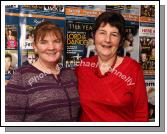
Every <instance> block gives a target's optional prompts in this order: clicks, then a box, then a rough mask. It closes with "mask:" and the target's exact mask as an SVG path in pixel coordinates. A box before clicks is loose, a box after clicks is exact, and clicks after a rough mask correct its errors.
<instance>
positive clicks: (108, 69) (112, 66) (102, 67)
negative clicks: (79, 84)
mask: <svg viewBox="0 0 167 134" xmlns="http://www.w3.org/2000/svg"><path fill="white" fill-rule="evenodd" d="M116 61H117V56H116V57H115V58H114V61H113V63H112V65H111V66H110V67H109V68H108V65H103V66H101V70H100V68H98V69H97V70H96V71H95V75H96V76H97V77H99V78H103V77H105V76H106V75H108V73H109V72H110V71H112V69H113V68H114V66H115V64H116ZM105 67H107V69H106V68H105ZM105 69H106V70H107V71H106V70H105ZM101 71H104V73H103V74H102V73H101Z"/></svg>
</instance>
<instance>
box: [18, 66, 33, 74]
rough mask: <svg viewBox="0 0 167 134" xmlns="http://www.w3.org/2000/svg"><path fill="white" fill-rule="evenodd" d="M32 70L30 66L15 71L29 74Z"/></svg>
mask: <svg viewBox="0 0 167 134" xmlns="http://www.w3.org/2000/svg"><path fill="white" fill-rule="evenodd" d="M33 70H34V67H33V66H32V65H31V64H27V65H23V66H21V67H19V68H18V69H16V70H15V72H16V73H22V74H24V73H29V72H32V71H33Z"/></svg>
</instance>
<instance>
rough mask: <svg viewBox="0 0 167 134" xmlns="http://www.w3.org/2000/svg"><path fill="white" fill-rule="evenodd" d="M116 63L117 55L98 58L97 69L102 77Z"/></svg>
mask: <svg viewBox="0 0 167 134" xmlns="http://www.w3.org/2000/svg"><path fill="white" fill-rule="evenodd" d="M116 62H117V55H114V56H112V57H110V58H101V57H98V64H99V69H100V71H101V73H102V75H103V74H105V73H106V72H108V71H109V70H110V69H111V68H114V66H115V64H116Z"/></svg>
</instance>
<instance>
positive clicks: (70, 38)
mask: <svg viewBox="0 0 167 134" xmlns="http://www.w3.org/2000/svg"><path fill="white" fill-rule="evenodd" d="M92 28H93V23H89V22H83V21H75V20H67V21H66V30H67V31H66V44H65V57H64V60H65V66H66V67H75V66H76V65H77V64H78V63H79V62H80V60H81V59H82V58H84V57H90V56H93V55H95V47H94V42H93V39H92V33H91V31H92ZM92 46H93V47H92ZM91 52H94V54H92V55H91Z"/></svg>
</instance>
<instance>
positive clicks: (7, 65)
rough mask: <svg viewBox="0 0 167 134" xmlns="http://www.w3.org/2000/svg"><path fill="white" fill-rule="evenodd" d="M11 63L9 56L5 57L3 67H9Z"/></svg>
mask: <svg viewBox="0 0 167 134" xmlns="http://www.w3.org/2000/svg"><path fill="white" fill-rule="evenodd" d="M11 65H12V61H11V59H10V58H9V57H5V69H7V70H8V69H9V68H10V66H11Z"/></svg>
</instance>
